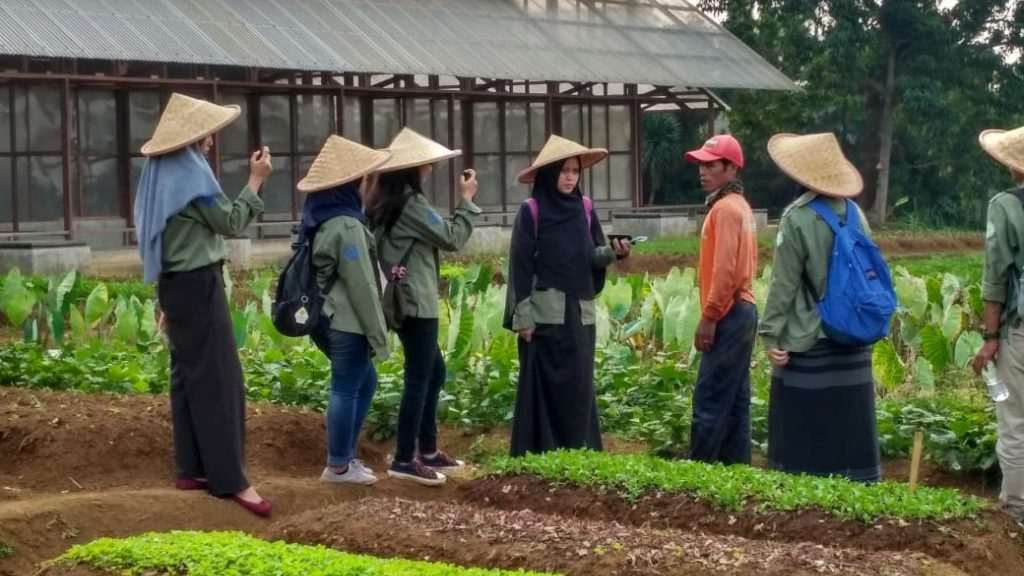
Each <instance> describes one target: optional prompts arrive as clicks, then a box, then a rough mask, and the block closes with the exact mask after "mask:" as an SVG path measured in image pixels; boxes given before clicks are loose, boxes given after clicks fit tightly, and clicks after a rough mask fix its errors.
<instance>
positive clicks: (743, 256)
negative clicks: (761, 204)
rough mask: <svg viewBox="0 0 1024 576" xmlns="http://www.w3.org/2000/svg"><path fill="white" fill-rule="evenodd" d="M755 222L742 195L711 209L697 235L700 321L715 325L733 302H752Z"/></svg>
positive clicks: (755, 271) (755, 252) (719, 202)
mask: <svg viewBox="0 0 1024 576" xmlns="http://www.w3.org/2000/svg"><path fill="white" fill-rule="evenodd" d="M755 274H757V223H756V222H755V221H754V212H753V210H751V209H750V204H747V200H746V198H744V197H743V195H742V194H727V195H725V196H724V197H723V198H722V199H720V200H718V201H717V202H715V203H714V205H713V206H712V207H711V210H710V211H709V212H708V215H707V217H706V218H705V219H704V228H703V230H701V236H700V268H699V270H698V275H699V278H700V309H701V318H702V319H704V320H707V321H709V322H718V321H719V320H721V319H722V318H723V317H725V315H726V314H728V313H729V310H731V309H732V306H733V304H735V303H736V301H737V300H746V301H747V302H750V303H754V275H755Z"/></svg>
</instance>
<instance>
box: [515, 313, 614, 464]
mask: <svg viewBox="0 0 1024 576" xmlns="http://www.w3.org/2000/svg"><path fill="white" fill-rule="evenodd" d="M565 308H566V313H565V323H564V324H537V327H536V330H535V331H534V333H533V340H532V341H531V342H529V343H527V342H526V341H524V340H523V339H521V338H520V339H519V368H520V371H519V390H518V393H517V394H516V406H515V413H514V416H513V420H512V447H511V454H512V456H522V455H524V454H526V453H527V452H534V453H539V452H546V451H548V450H555V449H557V448H589V449H591V450H601V449H602V445H601V422H600V419H599V418H598V414H597V397H596V395H595V392H594V346H595V341H596V331H595V328H594V326H593V325H589V326H584V325H583V324H582V323H581V320H580V306H579V301H578V300H576V299H575V298H566V303H565Z"/></svg>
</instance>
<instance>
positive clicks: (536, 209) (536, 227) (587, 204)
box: [526, 196, 594, 243]
mask: <svg viewBox="0 0 1024 576" xmlns="http://www.w3.org/2000/svg"><path fill="white" fill-rule="evenodd" d="M526 206H527V208H529V209H530V216H533V236H534V238H536V237H537V236H538V235H539V234H540V205H539V204H537V199H536V198H534V197H533V196H531V197H529V198H527V199H526ZM593 210H594V200H593V199H591V198H590V196H584V197H583V212H584V213H585V214H586V215H587V236H588V237H590V239H591V240H590V242H591V243H593V242H594V240H593V235H592V234H591V232H590V229H591V227H593V225H594V222H593V216H591V212H593Z"/></svg>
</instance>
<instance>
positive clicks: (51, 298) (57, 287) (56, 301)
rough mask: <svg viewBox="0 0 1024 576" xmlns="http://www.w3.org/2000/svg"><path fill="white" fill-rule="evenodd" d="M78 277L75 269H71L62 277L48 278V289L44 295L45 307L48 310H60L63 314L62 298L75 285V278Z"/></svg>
mask: <svg viewBox="0 0 1024 576" xmlns="http://www.w3.org/2000/svg"><path fill="white" fill-rule="evenodd" d="M77 277H78V272H77V271H76V270H71V271H70V272H68V273H67V274H65V275H64V278H63V279H62V280H60V282H58V281H57V277H56V276H54V277H51V278H50V281H49V282H50V291H49V293H48V294H47V296H46V301H47V302H46V304H47V306H46V307H47V309H48V310H49V311H50V312H57V311H60V313H61V314H63V311H64V298H65V297H66V296H67V295H68V292H71V289H72V288H74V287H75V279H76V278H77Z"/></svg>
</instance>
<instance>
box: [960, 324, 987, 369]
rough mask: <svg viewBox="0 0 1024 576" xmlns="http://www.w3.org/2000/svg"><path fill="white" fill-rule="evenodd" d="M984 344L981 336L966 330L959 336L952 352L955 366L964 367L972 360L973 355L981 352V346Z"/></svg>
mask: <svg viewBox="0 0 1024 576" xmlns="http://www.w3.org/2000/svg"><path fill="white" fill-rule="evenodd" d="M984 343H985V341H984V339H982V337H981V334H980V333H978V332H975V331H973V330H967V331H965V332H963V333H962V334H960V338H957V341H956V346H955V348H954V352H953V358H954V362H956V365H957V366H960V367H966V366H967V365H968V364H969V363H970V362H971V360H972V359H973V358H974V355H975V354H977V353H978V350H981V345H982V344H984Z"/></svg>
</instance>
